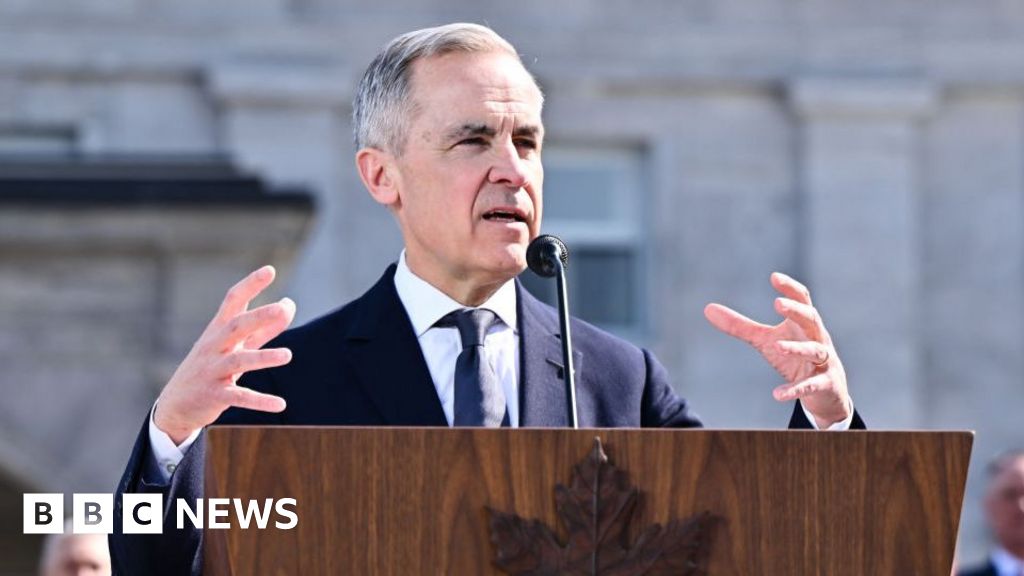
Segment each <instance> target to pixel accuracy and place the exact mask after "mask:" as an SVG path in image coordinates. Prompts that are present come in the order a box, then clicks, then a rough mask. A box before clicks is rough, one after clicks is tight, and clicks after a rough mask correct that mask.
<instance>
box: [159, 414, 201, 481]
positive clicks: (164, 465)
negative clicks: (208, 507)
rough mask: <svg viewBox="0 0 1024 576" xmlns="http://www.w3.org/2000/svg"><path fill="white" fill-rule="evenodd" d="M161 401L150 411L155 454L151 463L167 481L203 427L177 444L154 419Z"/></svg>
mask: <svg viewBox="0 0 1024 576" xmlns="http://www.w3.org/2000/svg"><path fill="white" fill-rule="evenodd" d="M159 402H160V401H159V400H157V401H156V402H154V403H153V408H152V409H151V410H150V411H149V448H150V451H151V453H152V454H153V459H152V461H151V464H152V465H153V466H154V467H155V469H156V470H155V471H156V472H157V473H158V474H159V475H160V477H161V478H163V481H164V483H166V482H168V481H169V480H170V479H171V474H174V470H175V469H176V468H177V467H178V464H179V463H180V462H181V459H182V458H184V457H185V452H188V449H189V447H190V446H192V443H193V442H195V441H196V438H198V437H199V433H200V432H202V429H199V430H196V431H195V432H193V433H192V434H189V436H188V438H185V441H184V442H182V443H181V444H175V443H174V441H173V440H171V437H170V436H168V435H167V434H166V433H164V431H163V430H161V429H160V428H158V427H157V425H156V423H155V422H154V421H153V415H154V414H155V413H156V405H157V404H158V403H159Z"/></svg>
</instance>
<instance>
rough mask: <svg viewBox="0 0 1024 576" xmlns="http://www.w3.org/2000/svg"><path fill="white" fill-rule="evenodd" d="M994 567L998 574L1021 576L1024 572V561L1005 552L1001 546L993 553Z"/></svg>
mask: <svg viewBox="0 0 1024 576" xmlns="http://www.w3.org/2000/svg"><path fill="white" fill-rule="evenodd" d="M992 565H993V566H994V567H995V569H996V574H1013V575H1015V576H1016V575H1017V574H1020V572H1021V570H1024V559H1021V558H1017V557H1016V556H1014V555H1013V554H1010V553H1009V552H1007V551H1006V550H1004V549H1003V548H1002V547H1001V546H1000V547H997V548H996V549H995V550H993V551H992Z"/></svg>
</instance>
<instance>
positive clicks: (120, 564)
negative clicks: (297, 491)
mask: <svg viewBox="0 0 1024 576" xmlns="http://www.w3.org/2000/svg"><path fill="white" fill-rule="evenodd" d="M239 384H240V385H242V386H246V387H248V388H252V389H254V390H259V391H262V392H268V391H272V390H273V380H272V377H271V375H270V373H269V371H266V370H264V371H259V372H250V373H248V374H246V375H245V376H243V378H242V380H240V381H239ZM278 419H279V416H278V415H276V414H265V413H262V412H253V411H250V410H241V409H230V410H227V411H225V412H224V414H222V415H221V417H220V418H219V419H218V420H217V422H215V423H214V424H215V425H216V424H244V425H252V424H257V425H258V424H274V423H276V422H277V421H278ZM205 457H206V431H205V430H204V431H203V432H201V433H200V434H199V437H198V438H196V440H195V442H193V443H192V446H191V447H189V449H188V451H187V452H186V453H185V456H184V458H182V460H181V462H180V463H179V464H178V467H177V468H176V469H175V470H174V473H173V474H172V475H171V479H170V482H168V483H165V482H163V481H162V479H160V478H154V475H153V474H152V473H149V470H148V468H149V466H151V461H152V460H153V454H152V450H151V449H150V440H149V412H148V411H147V412H146V419H145V420H144V421H143V423H142V430H141V431H140V432H139V435H138V437H137V438H136V440H135V446H134V447H133V448H132V453H131V457H130V458H129V459H128V465H127V466H126V467H125V471H124V474H123V475H122V476H121V481H120V482H119V483H118V485H117V492H116V493H115V495H114V530H113V532H112V533H111V534H110V537H109V539H108V543H109V547H110V560H111V566H112V568H113V573H114V574H120V575H125V576H132V575H135V574H153V575H157V576H161V575H164V574H166V575H168V576H170V575H174V576H182V575H185V574H191V575H193V576H197V575H199V574H202V563H203V554H202V548H203V546H202V544H203V531H202V530H199V529H196V528H194V527H193V526H192V524H191V522H190V521H188V520H186V521H185V522H184V526H183V527H182V529H180V530H179V529H178V528H177V526H176V524H177V501H178V500H179V499H180V500H183V501H184V502H187V503H188V505H189V506H190V507H191V509H192V510H196V509H197V508H196V502H197V500H198V499H199V498H202V497H203V477H204V476H203V467H204V462H205ZM126 492H127V493H144V494H161V495H163V505H164V510H163V533H162V534H124V533H123V532H122V519H123V517H124V514H126V513H127V514H131V513H132V512H131V511H130V510H129V511H125V510H124V509H123V496H124V494H125V493H126Z"/></svg>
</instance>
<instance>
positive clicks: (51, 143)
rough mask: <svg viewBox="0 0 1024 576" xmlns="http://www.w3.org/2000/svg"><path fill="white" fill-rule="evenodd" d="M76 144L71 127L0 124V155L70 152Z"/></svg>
mask: <svg viewBox="0 0 1024 576" xmlns="http://www.w3.org/2000/svg"><path fill="white" fill-rule="evenodd" d="M74 145H75V133H74V131H73V130H71V129H69V128H63V127H57V126H46V127H35V126H8V125H0V155H30V154H32V155H38V154H50V155H52V154H69V153H71V152H73V151H74Z"/></svg>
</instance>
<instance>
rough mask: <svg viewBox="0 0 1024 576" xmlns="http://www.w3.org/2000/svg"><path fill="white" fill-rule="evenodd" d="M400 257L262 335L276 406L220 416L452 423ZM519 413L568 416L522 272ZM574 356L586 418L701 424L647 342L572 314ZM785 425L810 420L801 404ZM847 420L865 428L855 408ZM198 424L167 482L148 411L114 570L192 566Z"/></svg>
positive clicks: (529, 421)
mask: <svg viewBox="0 0 1024 576" xmlns="http://www.w3.org/2000/svg"><path fill="white" fill-rule="evenodd" d="M394 274H395V266H394V265H392V266H391V267H390V268H388V270H387V271H386V272H385V273H384V276H383V277H382V278H381V279H380V280H379V281H378V282H377V284H376V285H374V286H373V288H371V289H370V290H369V291H368V292H367V293H366V294H364V295H363V296H362V297H360V298H358V299H357V300H354V301H353V302H351V303H349V304H348V305H346V306H345V307H343V308H341V309H339V310H337V311H335V312H332V313H330V314H328V315H326V316H323V317H321V318H319V319H317V320H314V321H312V322H310V323H309V324H306V325H304V326H301V327H299V328H295V329H292V330H289V331H287V332H285V333H284V334H282V335H281V336H279V337H278V338H277V339H276V340H274V341H273V342H271V343H270V344H268V347H288V348H290V349H291V350H292V361H291V363H289V364H288V365H286V366H282V367H279V368H273V369H268V370H261V371H258V372H251V373H248V374H246V375H245V376H244V377H243V378H242V380H241V382H240V384H242V385H244V386H248V387H250V388H253V389H255V390H260V391H263V392H269V393H272V394H276V395H279V396H281V397H283V398H284V399H285V400H286V401H287V404H288V408H287V409H286V410H285V411H284V412H282V413H280V414H267V413H261V412H253V411H249V410H242V409H231V410H228V411H226V412H225V413H224V414H223V415H222V416H221V417H220V419H218V421H217V422H216V424H256V425H273V424H303V425H319V426H331V425H348V426H352V425H358V426H448V421H447V420H446V418H445V415H444V411H443V410H442V408H441V402H440V400H439V399H438V396H437V392H436V389H435V387H434V384H433V381H432V380H431V377H430V372H429V370H428V368H427V364H426V361H425V360H424V358H423V353H422V351H421V349H420V346H419V342H418V341H417V339H416V335H415V334H414V332H413V328H412V324H411V323H410V321H409V318H408V316H407V315H406V312H405V308H404V307H403V306H402V303H401V301H400V300H399V298H398V293H397V292H396V290H395V283H394ZM516 290H517V295H518V298H517V302H518V304H517V306H518V322H519V343H520V347H521V348H520V354H519V359H520V366H519V368H520V379H519V381H520V386H519V406H520V408H519V414H520V416H519V425H520V426H523V427H528V426H533V427H560V426H568V424H569V417H568V407H567V400H566V390H565V386H564V384H563V380H562V364H563V362H562V349H561V340H560V335H559V332H560V330H559V323H558V316H557V312H556V311H555V310H554V309H553V308H551V307H550V306H548V305H546V304H544V303H542V302H540V301H538V300H537V299H536V298H534V297H533V296H531V295H530V294H529V293H528V292H526V291H525V290H523V288H522V286H521V285H520V284H518V282H517V286H516ZM572 333H573V348H574V349H573V364H574V366H575V371H576V386H577V407H578V411H579V423H580V426H581V427H588V428H589V427H594V428H604V427H678V428H687V427H697V426H701V421H700V419H699V418H698V417H697V415H696V414H694V413H693V412H692V411H691V410H690V408H689V406H687V404H686V402H685V401H684V400H683V399H681V398H679V397H678V396H677V395H676V394H675V393H674V392H673V391H672V388H671V386H670V385H669V382H668V374H667V373H666V371H665V368H664V367H663V366H662V365H661V364H660V363H659V362H658V361H657V360H656V359H655V358H654V356H653V355H651V353H650V352H648V351H646V350H642V349H640V348H637V347H636V346H634V345H632V344H629V343H628V342H625V341H623V340H621V339H618V338H616V337H614V336H612V335H610V334H608V333H606V332H603V331H601V330H599V329H597V328H595V327H593V326H591V325H589V324H587V323H585V322H582V321H578V320H573V323H572ZM790 427H791V428H811V425H810V422H808V421H807V419H806V418H805V416H804V414H803V410H801V409H799V407H798V406H797V407H796V408H795V409H794V412H793V418H792V419H791V421H790ZM854 427H857V428H863V427H864V424H863V422H861V420H860V417H859V416H855V421H854ZM204 447H205V441H204V435H202V434H201V435H200V437H199V438H198V439H197V440H196V442H195V443H194V444H193V445H192V447H191V448H190V449H189V451H188V453H187V454H186V455H185V458H184V459H183V460H182V462H181V463H180V464H179V466H178V468H177V469H176V470H175V472H174V474H173V476H172V478H171V482H170V485H169V486H166V485H160V484H154V483H150V482H147V481H146V478H145V477H144V476H146V474H145V464H146V462H147V461H148V458H150V456H149V435H148V415H147V421H146V422H145V423H144V424H143V427H142V432H141V433H140V434H139V437H138V439H137V441H136V443H135V447H134V449H133V450H132V455H131V459H130V460H129V462H128V466H127V469H126V470H125V473H124V476H123V477H122V479H121V482H120V484H119V485H118V490H117V492H118V493H117V495H116V497H115V503H116V504H115V518H114V525H115V526H114V530H115V533H114V534H112V535H111V538H110V549H111V556H112V559H113V564H114V569H115V572H116V573H119V574H189V573H192V574H198V573H200V571H201V562H202V561H201V552H200V550H201V543H202V542H201V541H202V532H201V531H199V530H180V531H179V530H176V529H175V528H174V523H175V515H174V511H173V510H174V509H173V507H172V506H173V501H174V499H176V498H185V499H187V500H190V501H194V499H195V498H199V497H202V489H203V488H202V487H203V484H202V481H203V455H204V451H205V448H204ZM124 492H160V493H163V494H164V495H165V500H164V503H165V508H166V511H165V512H166V513H165V524H164V533H163V535H160V536H157V535H124V534H120V526H121V494H123V493H124Z"/></svg>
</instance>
